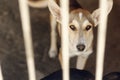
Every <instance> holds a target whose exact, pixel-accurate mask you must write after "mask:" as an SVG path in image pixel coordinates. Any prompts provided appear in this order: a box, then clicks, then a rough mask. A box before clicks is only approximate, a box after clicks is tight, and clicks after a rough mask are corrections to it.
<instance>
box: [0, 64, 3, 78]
mask: <svg viewBox="0 0 120 80" xmlns="http://www.w3.org/2000/svg"><path fill="white" fill-rule="evenodd" d="M0 80H3V75H2V69H1V65H0Z"/></svg>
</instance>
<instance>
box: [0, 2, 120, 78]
mask: <svg viewBox="0 0 120 80" xmlns="http://www.w3.org/2000/svg"><path fill="white" fill-rule="evenodd" d="M79 2H80V3H81V5H82V6H83V7H85V8H86V9H88V10H90V12H92V11H93V10H94V9H96V8H97V7H98V0H89V1H88V0H79ZM30 15H31V25H32V37H33V47H34V52H35V65H36V75H37V80H39V79H40V78H42V77H44V76H46V75H48V74H50V73H52V72H54V71H56V70H58V69H60V64H59V61H58V59H57V57H56V58H54V59H51V58H49V56H48V50H49V44H50V34H49V33H50V25H49V10H48V8H44V9H36V8H30ZM119 21H120V1H119V0H114V6H113V9H112V11H111V13H110V15H109V19H108V30H107V41H106V49H105V50H106V51H105V62H104V74H107V73H109V72H114V71H118V72H119V71H120V62H119V60H120V58H119V57H120V45H119V44H120V35H119V32H120V22H119ZM96 31H97V27H95V28H94V34H95V40H94V41H95V42H94V52H93V54H92V55H90V57H89V59H88V61H87V64H86V67H85V70H88V71H90V72H91V73H93V74H95V62H96V58H95V57H96V37H97V34H96ZM75 61H76V58H72V59H71V67H75ZM0 63H1V65H2V72H3V76H4V80H28V73H27V65H26V57H25V50H24V41H23V34H22V28H21V21H20V15H19V7H18V2H17V0H0Z"/></svg>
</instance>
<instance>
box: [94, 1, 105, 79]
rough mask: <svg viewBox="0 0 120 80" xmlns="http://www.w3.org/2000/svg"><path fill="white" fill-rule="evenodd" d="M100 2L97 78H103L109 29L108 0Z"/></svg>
mask: <svg viewBox="0 0 120 80" xmlns="http://www.w3.org/2000/svg"><path fill="white" fill-rule="evenodd" d="M99 4H100V9H101V10H100V13H101V15H100V24H99V27H98V38H97V58H96V59H97V61H96V78H95V80H102V76H103V66H104V52H105V41H106V29H107V16H106V14H107V0H99Z"/></svg>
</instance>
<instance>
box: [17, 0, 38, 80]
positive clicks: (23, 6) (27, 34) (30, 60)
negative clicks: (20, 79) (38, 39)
mask: <svg viewBox="0 0 120 80" xmlns="http://www.w3.org/2000/svg"><path fill="white" fill-rule="evenodd" d="M27 2H28V1H27V0H19V8H20V13H21V22H22V29H23V36H24V43H25V51H26V59H27V66H28V73H29V80H36V77H35V65H34V64H35V63H34V54H33V45H32V37H31V28H30V16H29V7H28V3H27Z"/></svg>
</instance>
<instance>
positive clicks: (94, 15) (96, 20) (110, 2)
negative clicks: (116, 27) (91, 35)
mask: <svg viewBox="0 0 120 80" xmlns="http://www.w3.org/2000/svg"><path fill="white" fill-rule="evenodd" d="M107 5H108V6H107V14H106V16H107V15H108V14H109V13H110V11H111V10H112V7H113V0H108V2H107ZM99 16H100V9H99V8H98V9H96V10H94V11H93V13H92V18H93V20H94V24H95V26H97V25H98V24H99Z"/></svg>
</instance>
